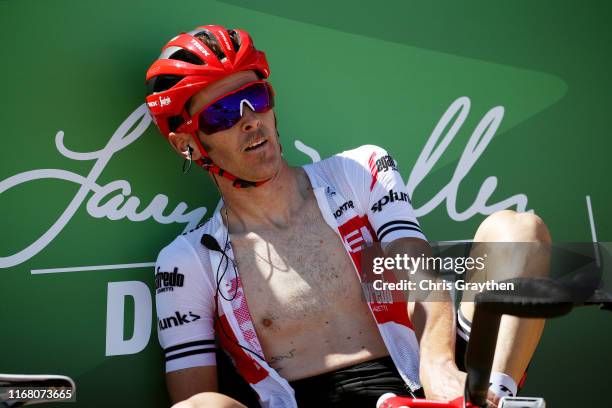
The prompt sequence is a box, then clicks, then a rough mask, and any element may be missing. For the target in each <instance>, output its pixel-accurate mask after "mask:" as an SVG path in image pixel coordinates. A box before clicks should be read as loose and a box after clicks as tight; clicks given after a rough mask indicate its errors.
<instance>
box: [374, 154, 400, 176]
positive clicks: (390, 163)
mask: <svg viewBox="0 0 612 408" xmlns="http://www.w3.org/2000/svg"><path fill="white" fill-rule="evenodd" d="M376 169H377V170H378V172H385V171H387V170H389V169H391V170H395V171H397V164H396V163H395V160H393V157H391V156H390V155H386V156H383V157H381V158H380V159H378V160H376Z"/></svg>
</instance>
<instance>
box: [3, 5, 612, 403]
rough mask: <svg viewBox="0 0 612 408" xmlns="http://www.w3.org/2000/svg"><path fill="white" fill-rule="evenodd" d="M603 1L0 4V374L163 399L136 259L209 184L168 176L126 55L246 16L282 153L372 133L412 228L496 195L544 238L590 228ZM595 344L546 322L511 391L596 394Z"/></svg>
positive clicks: (167, 233)
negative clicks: (536, 222) (405, 201)
mask: <svg viewBox="0 0 612 408" xmlns="http://www.w3.org/2000/svg"><path fill="white" fill-rule="evenodd" d="M425 4H426V5H425ZM611 11H612V6H610V4H609V3H607V2H596V1H593V2H582V3H580V2H574V1H569V0H567V1H566V0H563V1H561V0H554V1H553V0H549V1H538V2H528V1H524V0H523V1H513V2H491V1H480V0H479V1H472V2H454V1H433V2H417V1H412V0H410V1H408V0H404V1H400V0H394V1H385V2H360V1H353V2H349V1H335V2H330V1H319V0H316V1H310V2H287V1H280V0H275V1H263V0H258V1H257V2H252V1H246V0H232V1H219V2H209V1H204V0H199V1H181V2H161V1H157V0H148V1H144V0H137V1H129V2H127V1H116V0H112V1H105V2H92V1H76V0H63V1H60V0H46V1H42V0H20V1H17V0H8V1H7V0H4V1H0V31H1V32H2V38H3V47H2V48H3V50H2V64H1V65H0V72H1V76H0V78H2V108H1V110H0V112H1V113H0V115H1V116H0V117H1V119H2V120H1V123H2V132H3V136H4V137H3V141H4V148H3V149H1V150H0V163H1V167H0V220H1V231H2V240H1V242H0V279H1V280H0V300H1V303H0V304H1V306H0V321H1V322H2V329H1V331H0V341H1V347H0V372H21V373H25V372H27V373H61V374H66V375H69V376H71V377H72V378H74V379H75V380H76V382H77V385H78V393H77V397H78V405H79V406H83V407H95V406H116V407H119V406H149V407H157V406H159V407H163V406H168V400H167V394H166V391H165V386H164V383H163V373H162V359H161V353H160V350H159V346H158V342H157V335H156V333H155V330H154V329H155V324H154V322H153V324H151V322H152V320H153V316H155V314H154V311H153V310H152V308H153V305H152V304H151V298H152V284H153V280H152V278H153V270H152V268H151V267H150V266H149V265H150V263H151V262H153V261H154V260H155V256H156V254H157V252H158V251H159V249H160V248H161V247H163V246H164V245H165V244H166V243H168V242H169V241H170V240H171V239H172V238H173V237H174V236H176V235H177V234H179V233H180V232H182V231H183V229H184V228H185V227H186V225H193V224H194V223H197V222H198V221H199V220H200V219H201V218H203V217H206V215H208V213H210V212H212V210H213V209H214V207H215V205H216V202H217V199H218V198H217V196H216V193H215V192H214V189H213V187H212V185H211V184H210V183H209V181H208V179H207V177H206V175H205V174H203V172H201V171H192V172H191V173H190V174H188V175H186V176H183V175H182V174H181V171H180V167H181V164H182V163H181V161H180V159H179V158H178V157H176V156H175V154H174V153H173V152H172V151H171V150H170V149H169V148H168V146H167V145H166V142H165V141H164V139H163V138H162V137H161V136H159V135H158V134H157V133H156V129H155V128H154V127H153V126H152V125H151V123H150V119H149V117H148V116H147V115H146V114H145V111H144V108H143V95H144V91H145V90H144V73H145V71H146V68H147V67H148V65H149V64H150V63H151V62H152V61H153V60H154V58H156V56H157V55H158V54H159V51H160V48H161V46H162V45H163V44H164V43H165V42H166V41H167V40H168V39H169V38H171V37H172V36H174V35H175V34H176V33H178V32H180V31H183V30H190V29H192V28H193V27H195V26H197V25H200V24H210V23H216V24H222V25H226V26H228V27H241V28H245V29H247V30H249V31H250V32H251V33H252V35H253V37H254V39H255V43H256V46H257V47H258V48H261V49H263V50H265V51H266V53H267V55H268V60H269V62H270V65H271V69H272V75H271V78H270V79H271V81H272V82H273V84H274V86H275V88H276V91H277V94H278V96H277V108H276V111H277V116H278V118H279V130H280V134H281V137H282V140H283V146H284V154H285V157H286V158H287V160H288V161H289V162H290V163H293V164H296V165H297V164H304V163H307V162H309V161H310V160H311V157H310V156H312V154H310V155H309V154H306V153H305V152H306V151H309V150H308V149H306V148H304V147H299V146H302V144H303V145H305V146H307V147H310V148H311V149H314V151H316V152H317V153H318V154H319V155H320V156H321V157H326V156H328V155H330V154H333V153H336V152H338V151H341V150H345V149H348V148H352V147H355V146H358V145H361V144H366V143H372V144H378V145H381V146H383V147H385V148H386V149H388V150H389V151H390V152H392V153H393V154H394V156H395V158H396V159H397V160H398V162H399V164H400V170H401V173H402V175H403V177H404V179H405V180H406V182H407V183H408V186H409V188H410V190H411V191H412V192H413V201H414V206H415V208H416V209H417V212H418V214H419V215H420V221H421V224H422V226H423V228H424V230H425V231H426V233H427V235H428V238H429V239H431V240H452V239H463V238H470V237H471V236H473V233H474V231H475V229H476V227H477V226H478V224H479V223H480V222H481V221H482V220H483V219H484V217H485V216H486V214H488V213H490V212H492V211H493V210H495V209H500V208H514V209H519V210H528V209H533V210H535V211H536V213H538V214H539V215H540V216H542V217H543V218H544V219H545V221H546V222H547V223H548V225H549V228H550V230H551V232H552V235H553V238H554V240H555V241H583V242H588V241H591V240H592V239H593V238H594V234H595V235H596V237H597V239H598V240H599V241H611V240H612V217H610V214H611V210H610V208H611V204H612V191H611V189H610V179H609V177H610V170H611V166H610V162H609V155H610V151H611V148H612V142H610V139H609V130H608V129H609V116H608V115H609V112H610V111H611V109H612V101H611V99H610V89H612V87H611V85H612V79H611V76H610V74H609V73H610V72H611V70H612V56H611V50H612V48H611V47H610V43H611V42H612V33H611V30H610V25H609V22H610V18H611V17H612V16H611ZM445 125H446V126H445ZM435 129H438V131H436V130H435ZM436 138H437V142H436ZM443 140H444V141H446V142H449V143H448V145H446V143H445V142H443ZM428 141H429V142H430V145H431V146H430V147H429V149H427V148H426V146H427V143H428ZM470 143H471V144H470ZM434 145H435V146H436V147H434ZM469 146H471V147H469ZM298 147H299V148H298ZM432 148H433V150H432ZM436 149H438V150H436ZM468 150H475V151H476V152H477V153H471V155H470V154H469V152H468V153H466V151H468ZM434 156H435V157H434ZM468 156H470V157H468ZM419 157H421V160H420V161H419ZM436 157H437V159H436ZM462 157H463V158H462ZM587 196H588V197H589V200H590V201H589V202H588V203H587ZM589 208H590V209H589ZM589 214H591V216H590V215H589ZM591 219H592V221H593V222H592V223H591V222H590V220H591ZM122 293H127V294H132V296H127V297H123V296H122ZM118 299H125V304H124V308H119V306H121V305H120V303H118V302H115V300H118ZM110 300H113V302H110ZM117 305H119V306H117ZM121 332H122V333H121ZM611 340H612V325H611V324H610V320H609V318H608V316H606V315H605V314H603V313H599V312H598V311H597V310H587V309H585V310H578V311H576V312H574V313H573V314H571V315H570V316H567V317H564V318H562V319H559V320H554V321H550V322H549V323H547V327H546V331H545V333H544V336H543V339H542V342H541V344H540V347H539V348H538V350H537V352H536V355H535V360H534V362H533V364H532V367H531V369H530V376H529V377H530V378H529V381H528V383H527V386H526V389H525V395H543V396H544V397H545V398H546V399H547V401H548V403H549V406H551V407H570V406H577V405H575V404H579V403H580V402H583V403H584V402H585V401H588V402H589V403H590V404H589V405H590V406H607V405H609V403H608V402H606V401H605V399H604V397H605V395H604V390H606V389H607V387H608V386H609V375H608V372H609V370H610V365H611V363H612V353H611V352H610V350H609V344H610V343H611ZM581 406H585V405H584V404H581Z"/></svg>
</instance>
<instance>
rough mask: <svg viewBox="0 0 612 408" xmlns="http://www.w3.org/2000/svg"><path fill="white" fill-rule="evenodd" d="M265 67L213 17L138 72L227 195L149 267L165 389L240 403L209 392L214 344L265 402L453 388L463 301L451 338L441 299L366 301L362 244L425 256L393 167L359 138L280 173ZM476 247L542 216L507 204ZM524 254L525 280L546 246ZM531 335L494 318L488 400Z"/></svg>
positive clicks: (524, 356)
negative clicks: (212, 21)
mask: <svg viewBox="0 0 612 408" xmlns="http://www.w3.org/2000/svg"><path fill="white" fill-rule="evenodd" d="M373 69H374V68H373ZM269 75H270V69H269V66H268V63H267V60H266V57H265V55H264V53H263V52H261V51H259V50H257V49H256V48H255V47H254V44H253V41H252V39H251V37H250V36H249V34H248V33H247V32H245V31H243V30H238V29H236V30H228V29H226V28H224V27H221V26H214V25H208V26H201V27H198V28H196V29H195V30H193V31H191V32H188V33H183V34H180V35H178V36H177V37H174V38H173V39H172V40H171V41H170V42H169V43H167V44H166V46H165V47H164V48H163V51H162V54H161V55H160V57H159V58H158V59H157V60H156V61H155V62H154V63H153V65H152V66H151V67H150V68H149V70H148V72H147V84H148V89H149V94H148V96H147V104H148V107H149V109H150V112H151V114H152V117H153V118H154V121H155V123H156V124H157V126H158V127H159V129H160V131H161V133H162V134H163V135H164V136H165V137H166V138H167V140H168V141H169V143H170V144H171V146H172V147H173V148H174V150H176V152H177V153H178V154H179V155H181V157H183V158H185V159H186V160H188V161H189V162H191V161H194V162H195V163H197V164H199V165H200V166H202V167H203V168H204V169H205V170H207V171H208V172H209V173H210V175H211V177H212V179H213V180H214V182H215V183H216V184H217V186H218V188H219V190H220V193H221V195H222V198H223V205H222V207H221V208H220V209H219V210H218V211H216V212H215V213H214V215H213V216H212V217H211V218H210V219H209V220H208V221H207V222H206V223H204V224H203V225H201V226H199V227H198V228H196V229H194V230H192V231H190V232H188V233H185V234H182V235H181V236H179V237H177V238H176V239H175V240H174V241H173V242H172V243H170V244H169V245H168V246H167V247H165V248H164V249H163V250H162V251H161V253H160V254H159V257H158V260H157V263H156V288H157V293H156V303H157V314H158V333H159V337H160V341H161V344H162V347H163V348H164V353H165V361H166V380H167V385H168V389H169V392H170V395H171V398H172V400H173V401H174V402H179V401H182V402H180V403H178V404H177V405H176V407H181V408H182V407H191V406H202V407H212V406H218V407H241V406H244V405H243V404H242V403H241V402H239V401H238V400H237V399H241V398H242V396H236V398H232V397H231V396H230V395H229V394H232V393H231V392H229V391H228V392H227V393H225V394H223V393H219V392H218V391H219V388H218V378H217V366H216V365H217V353H216V352H215V351H216V347H217V342H218V343H219V344H220V346H221V347H222V348H223V349H224V350H225V351H226V352H227V353H228V354H229V355H230V357H231V360H232V363H233V364H234V366H235V367H236V370H237V371H238V373H239V374H240V375H241V377H242V378H243V379H244V380H246V382H247V383H248V384H249V385H250V388H251V389H252V390H254V391H255V393H256V395H257V398H258V401H259V404H260V405H261V406H266V407H296V406H329V407H332V406H353V407H356V406H367V407H373V406H374V404H375V402H376V400H377V399H378V397H379V396H380V395H381V394H383V393H385V392H394V393H396V394H398V395H402V394H403V395H415V396H419V395H423V393H424V395H425V396H427V397H428V398H432V399H447V400H450V399H453V398H455V397H457V396H459V395H462V393H463V387H464V382H465V373H464V372H462V371H461V370H460V369H459V368H458V366H457V362H456V361H455V355H456V351H455V346H456V341H457V344H460V343H461V342H464V341H465V339H467V337H468V336H469V325H470V323H469V322H470V320H471V316H472V313H473V310H472V309H471V306H470V304H469V303H468V302H465V303H464V304H462V305H461V309H460V312H459V315H460V316H459V319H458V321H459V322H460V324H459V326H458V327H459V330H458V331H459V333H460V337H458V340H456V338H455V337H456V335H455V323H454V322H455V317H454V313H455V312H454V311H453V307H452V304H451V303H450V302H423V301H421V302H419V301H416V302H409V304H407V303H405V302H396V303H393V304H392V305H391V306H385V307H380V305H378V304H376V303H375V302H364V301H363V300H362V299H363V298H362V290H361V287H362V286H361V285H360V274H359V273H358V272H359V264H360V254H361V251H362V247H363V244H364V243H370V242H375V241H376V242H381V243H382V244H383V247H384V251H385V255H387V256H389V257H393V256H395V255H396V254H412V255H415V256H417V255H421V254H422V253H429V251H430V249H429V246H428V244H427V241H426V238H425V235H424V234H423V232H422V230H421V227H420V225H419V223H418V221H417V219H416V217H415V216H414V212H413V210H412V207H411V202H410V198H409V196H408V193H407V191H406V187H405V184H404V183H403V180H402V178H401V176H400V174H399V172H398V171H397V167H396V163H395V161H394V160H393V158H392V157H391V156H390V155H389V153H388V152H386V151H385V150H384V149H382V148H380V147H377V146H373V145H366V146H361V147H358V148H355V149H352V150H348V151H345V152H342V153H340V154H337V155H334V156H332V157H329V158H327V159H325V160H322V161H320V162H317V163H313V164H310V165H306V166H303V167H293V166H290V165H289V164H288V163H287V162H286V161H285V160H284V159H283V157H282V154H281V151H282V149H281V143H280V139H279V135H278V131H277V128H276V114H275V111H274V109H273V108H274V90H273V88H272V85H271V84H270V83H269V82H268V81H267V78H268V77H269ZM341 100H342V99H340V100H339V103H341V102H340V101H341ZM313 119H314V118H313ZM355 120H358V118H355ZM474 240H475V241H506V242H507V241H520V242H524V241H537V242H549V241H550V236H549V234H548V231H547V228H546V226H545V225H544V223H543V222H542V220H541V219H540V218H538V217H537V216H535V215H533V214H528V213H523V214H517V213H515V212H513V211H502V212H498V213H495V214H492V215H490V216H489V217H488V218H487V219H486V220H485V221H484V222H483V223H482V224H481V226H480V227H479V229H478V231H477V233H476V235H475V237H474ZM489 256H490V257H491V256H493V257H497V258H498V260H503V259H502V258H503V256H504V255H503V254H498V255H495V254H493V255H491V254H489ZM523 260H524V265H536V266H534V267H526V268H523V269H522V270H521V274H527V275H537V274H541V273H542V271H543V270H544V269H545V268H544V267H543V265H545V264H546V263H547V262H548V260H547V257H546V255H545V254H541V253H525V254H524V258H523ZM238 271H239V272H238ZM542 329H543V321H541V320H520V319H517V318H510V317H507V318H506V317H504V321H503V322H502V325H501V328H500V335H499V336H500V343H499V344H498V351H497V354H496V357H495V361H494V365H493V371H494V374H493V376H492V379H491V381H492V389H491V390H492V391H491V392H490V400H491V406H495V404H496V401H497V400H498V398H499V397H500V396H502V395H505V394H514V393H516V390H517V384H518V383H519V382H520V379H521V378H522V376H523V374H524V372H525V370H526V367H527V365H528V362H529V360H530V358H531V355H532V353H533V351H534V349H535V347H536V345H537V342H538V340H539V337H540V335H541V332H542ZM215 339H216V340H217V341H215ZM457 354H460V353H457ZM459 357H462V356H459ZM519 385H520V384H519ZM245 398H248V397H245ZM243 401H244V400H243ZM245 403H246V404H251V403H250V402H245Z"/></svg>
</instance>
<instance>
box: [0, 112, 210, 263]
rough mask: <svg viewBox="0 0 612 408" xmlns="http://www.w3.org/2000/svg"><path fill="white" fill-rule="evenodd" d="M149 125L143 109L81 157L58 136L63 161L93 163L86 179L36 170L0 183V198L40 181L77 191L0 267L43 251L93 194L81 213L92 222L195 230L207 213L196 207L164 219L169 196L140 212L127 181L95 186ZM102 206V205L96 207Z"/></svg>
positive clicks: (1, 260)
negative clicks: (99, 146) (42, 229)
mask: <svg viewBox="0 0 612 408" xmlns="http://www.w3.org/2000/svg"><path fill="white" fill-rule="evenodd" d="M150 124H151V117H150V116H149V113H148V112H147V109H146V107H145V105H144V104H143V105H141V106H140V107H138V109H136V110H135V111H134V112H133V113H132V114H131V115H130V116H128V118H127V119H126V120H125V121H124V122H123V123H122V124H121V125H120V126H119V127H118V128H117V130H116V131H115V133H114V134H113V136H112V137H111V138H110V140H109V141H108V143H107V144H106V146H105V147H104V148H102V149H100V150H96V151H93V152H85V153H79V152H73V151H71V150H69V149H68V148H67V147H66V146H64V132H62V131H59V132H57V134H56V136H55V145H56V147H57V150H58V151H59V152H60V153H61V154H62V155H63V156H65V157H67V158H69V159H72V160H95V164H94V165H93V167H92V169H91V171H90V172H89V174H88V175H87V177H83V176H81V175H80V174H76V173H73V172H71V171H67V170H60V169H38V170H31V171H26V172H23V173H19V174H16V175H14V176H12V177H9V178H7V179H6V180H3V181H2V182H0V194H2V193H4V192H5V191H7V190H9V189H11V188H13V187H16V186H18V185H20V184H24V183H27V182H30V181H34V180H42V179H57V180H65V181H70V182H73V183H76V184H78V185H80V186H81V187H80V188H79V190H78V191H77V193H76V194H75V196H74V197H73V199H72V201H71V202H70V204H68V206H67V207H66V209H65V210H64V212H63V213H62V214H61V215H60V216H59V218H58V219H57V220H56V221H55V223H54V224H53V225H52V226H51V227H50V228H49V229H48V230H47V231H46V232H45V233H44V234H43V235H41V236H40V237H39V238H38V239H37V240H36V241H34V242H33V243H32V244H30V245H29V246H28V247H26V248H24V249H22V250H21V251H19V252H17V253H16V254H13V255H10V256H6V257H2V258H0V268H10V267H11V266H15V265H19V264H21V263H23V262H25V261H27V260H29V259H30V258H32V257H33V256H34V255H36V254H37V253H39V252H40V251H42V250H43V249H44V248H46V247H47V245H49V243H50V242H51V241H53V240H54V239H55V237H57V235H58V234H59V233H60V232H61V231H62V230H63V229H64V227H65V226H66V224H68V222H70V220H71V219H72V217H73V216H74V214H75V213H76V211H77V210H78V209H79V208H80V207H81V205H82V204H83V202H84V201H85V199H86V197H87V196H88V195H89V193H90V192H93V195H91V197H90V198H89V200H88V202H87V206H86V208H87V212H88V213H89V215H91V216H92V217H95V218H103V217H106V218H108V219H109V220H120V219H122V218H127V219H129V220H130V221H144V220H146V219H149V218H153V219H154V220H155V221H157V222H159V223H161V224H170V223H173V222H176V223H187V226H186V228H185V229H189V228H193V227H195V226H196V225H197V224H198V222H199V221H200V220H201V219H202V217H204V215H205V214H206V208H205V207H198V208H196V209H194V210H192V211H189V212H186V210H187V204H185V203H183V202H181V203H179V204H178V205H177V206H176V207H175V208H174V210H173V211H172V212H171V213H170V214H169V215H164V211H165V209H166V207H167V206H168V197H167V196H165V195H163V194H157V195H156V196H155V197H154V198H153V200H152V201H151V203H150V204H149V205H148V206H146V208H145V209H143V210H142V211H140V212H138V210H137V209H138V207H139V205H140V199H139V198H137V197H134V196H130V197H128V198H127V200H126V197H127V196H129V195H130V194H131V190H132V188H131V186H130V183H128V182H127V181H126V180H115V181H111V182H110V183H108V184H106V185H104V186H100V185H99V184H98V183H97V182H96V181H97V180H98V178H99V177H100V174H101V173H102V171H103V170H104V168H105V167H106V165H107V164H108V162H109V161H110V159H111V158H112V157H113V155H114V154H115V153H117V152H118V151H120V150H122V149H124V148H125V147H127V146H129V145H130V144H131V143H133V142H134V141H136V140H137V139H138V138H139V137H140V136H141V135H142V134H143V133H144V132H145V130H147V128H148V127H149V125H150ZM130 129H131V131H130ZM109 197H110V198H109ZM106 198H108V201H106V202H104V199H106ZM101 202H104V204H102V205H100V203H101Z"/></svg>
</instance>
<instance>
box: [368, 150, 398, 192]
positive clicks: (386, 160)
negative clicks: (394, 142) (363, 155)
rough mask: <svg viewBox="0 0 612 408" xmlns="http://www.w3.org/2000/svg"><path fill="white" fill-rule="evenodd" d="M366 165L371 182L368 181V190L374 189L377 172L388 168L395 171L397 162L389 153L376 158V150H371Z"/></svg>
mask: <svg viewBox="0 0 612 408" xmlns="http://www.w3.org/2000/svg"><path fill="white" fill-rule="evenodd" d="M368 166H369V167H370V174H372V183H370V191H372V190H373V189H374V186H375V185H376V181H378V173H384V172H386V171H388V170H389V169H391V170H394V171H397V164H396V163H395V160H393V157H391V156H390V155H388V154H387V155H384V156H383V157H381V158H380V159H376V152H373V153H372V154H371V155H370V158H369V159H368Z"/></svg>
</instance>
